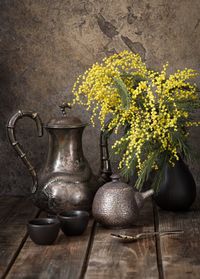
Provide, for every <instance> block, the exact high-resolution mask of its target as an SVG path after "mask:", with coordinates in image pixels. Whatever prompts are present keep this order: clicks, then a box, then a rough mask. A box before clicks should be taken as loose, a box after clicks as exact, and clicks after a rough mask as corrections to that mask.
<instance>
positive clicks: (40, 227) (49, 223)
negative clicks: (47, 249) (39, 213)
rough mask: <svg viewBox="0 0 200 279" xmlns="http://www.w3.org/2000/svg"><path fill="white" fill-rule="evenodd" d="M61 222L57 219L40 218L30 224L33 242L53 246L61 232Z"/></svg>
mask: <svg viewBox="0 0 200 279" xmlns="http://www.w3.org/2000/svg"><path fill="white" fill-rule="evenodd" d="M59 228H60V222H59V221H58V220H57V219H55V218H38V219H33V220H31V221H29V222H28V224H27V229H28V233H29V235H30V238H31V239H32V241H33V242H35V243H36V244H39V245H50V244H52V243H53V242H54V241H55V240H56V238H57V236H58V232H59Z"/></svg>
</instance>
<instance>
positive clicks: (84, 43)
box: [0, 0, 200, 195]
mask: <svg viewBox="0 0 200 279" xmlns="http://www.w3.org/2000/svg"><path fill="white" fill-rule="evenodd" d="M199 42H200V1H199V0H193V1H190V0H177V1H173V0H168V1H166V0H151V1H150V0H110V1H105V0H98V1H97V0H93V1H92V0H90V1H89V0H73V1H72V0H57V1H53V0H26V1H25V0H1V1H0V64H1V65H0V96H1V102H0V156H1V157H0V158H1V160H0V170H1V175H0V193H1V194H3V193H6V194H17V195H27V194H29V186H30V184H31V178H30V177H29V175H28V173H27V170H26V169H25V167H24V166H23V164H22V162H21V161H20V160H19V159H18V158H17V157H16V154H15V153H14V152H13V150H12V147H11V146H10V145H9V143H8V141H7V137H6V131H5V126H6V123H7V120H8V118H9V117H10V116H11V115H12V114H13V113H14V112H16V111H17V110H19V109H23V110H33V111H37V112H39V114H40V116H41V118H42V120H43V122H44V123H45V122H46V121H48V119H49V118H51V117H54V116H56V115H58V114H59V111H58V105H59V103H61V102H62V101H63V100H66V99H68V100H70V99H71V89H72V85H73V83H74V82H75V79H76V77H77V76H78V75H79V74H81V73H83V71H84V70H85V69H87V68H88V67H89V66H91V64H92V63H94V62H95V61H99V60H101V59H102V58H103V57H104V56H105V55H110V54H113V53H115V52H119V51H122V50H124V49H128V50H131V51H133V52H139V53H140V55H141V56H142V58H143V59H144V60H145V61H146V63H147V64H148V66H150V67H153V68H160V67H161V65H162V64H163V63H165V62H166V61H168V62H169V64H170V70H171V71H173V70H175V69H177V68H184V67H192V68H195V69H198V70H199V66H200V44H199ZM197 83H198V85H200V80H197ZM73 113H74V114H75V115H78V116H79V117H81V118H82V119H83V121H89V119H90V113H88V112H86V111H84V110H83V109H82V108H81V109H80V108H78V107H76V108H75V109H74V110H73ZM196 116H197V118H198V116H200V115H198V114H196ZM17 137H18V139H19V141H21V142H22V143H23V145H24V147H25V150H26V152H27V153H28V155H29V157H30V158H31V160H32V162H33V164H34V166H36V168H37V169H38V170H39V169H41V166H42V165H43V163H44V161H45V157H46V152H47V137H46V135H44V136H43V138H42V139H40V138H37V137H36V129H35V126H34V123H33V122H32V121H31V120H24V121H20V122H19V125H18V127H17ZM98 137H99V127H98V126H97V127H96V128H92V127H88V128H87V129H86V130H85V134H84V152H85V155H86V157H87V158H88V160H89V162H90V163H91V166H92V168H93V170H94V172H97V171H98V168H99V160H98V159H97V153H98V152H97V151H98V148H99V147H98ZM199 139H200V132H199V128H196V129H193V130H192V135H191V137H190V142H191V143H192V146H193V150H194V154H195V156H196V157H197V159H195V158H194V157H195V156H194V157H193V161H192V162H191V163H190V168H191V169H192V172H193V173H194V176H195V179H196V181H197V184H199V183H200V174H199V173H200V167H199V165H200V164H199V161H198V158H199V157H200V148H199ZM113 166H114V168H115V166H116V162H113Z"/></svg>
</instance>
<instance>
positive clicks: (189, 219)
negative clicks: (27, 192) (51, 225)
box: [0, 197, 200, 279]
mask: <svg viewBox="0 0 200 279" xmlns="http://www.w3.org/2000/svg"><path fill="white" fill-rule="evenodd" d="M196 204H199V203H198V202H197V203H196ZM199 213H200V211H199V210H198V208H197V207H196V206H195V207H194V208H193V209H192V210H191V211H188V212H185V213H172V212H165V211H162V210H159V209H158V208H157V207H156V206H153V205H152V202H151V200H150V201H149V202H147V203H146V204H145V207H144V208H143V211H142V213H141V216H140V220H139V221H138V223H137V226H135V227H133V228H131V229H126V230H121V231H120V232H122V233H130V234H134V233H138V232H152V231H166V230H177V229H181V230H184V231H185V233H184V234H182V235H176V236H175V235H173V236H172V235H165V236H160V237H159V236H156V237H149V238H146V239H142V240H139V241H136V242H133V243H119V242H118V241H116V240H114V239H112V238H111V237H110V233H111V232H113V230H107V229H104V228H102V227H100V226H99V225H97V224H95V222H94V221H93V220H90V222H89V225H88V228H87V231H86V232H85V233H84V234H83V235H82V236H79V237H65V236H64V235H63V234H62V232H60V234H59V237H58V238H57V240H56V242H55V244H54V245H51V246H38V245H36V244H34V243H33V242H32V241H31V240H30V238H29V236H28V235H27V232H26V223H27V220H29V219H31V218H34V217H38V216H39V215H40V214H43V213H39V211H38V209H37V208H35V207H34V206H33V205H32V202H31V201H30V200H28V199H22V198H17V197H9V198H8V197H1V198H0V224H1V225H0V277H1V278H20V279H22V278H28V279H32V278H33V279H34V278H42V279H45V278H48V279H49V278H52V279H57V278H69V279H76V278H88V279H91V278H99V279H105V278H109V279H110V278H127V279H131V278H135V279H137V278H138V279H143V278H148V279H151V278H161V279H162V278H170V279H172V278H180V279H189V278H198V279H199V278H200V214H199ZM117 232H119V231H117Z"/></svg>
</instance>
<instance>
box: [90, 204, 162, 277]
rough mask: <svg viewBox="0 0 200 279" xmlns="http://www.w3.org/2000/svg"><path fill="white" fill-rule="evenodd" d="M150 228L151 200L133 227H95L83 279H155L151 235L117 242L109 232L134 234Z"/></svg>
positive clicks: (155, 258) (155, 270)
mask: <svg viewBox="0 0 200 279" xmlns="http://www.w3.org/2000/svg"><path fill="white" fill-rule="evenodd" d="M143 231H145V232H147V231H148V232H152V231H154V218H153V210H152V205H151V202H150V201H149V202H147V203H146V204H145V207H144V208H143V211H142V212H141V215H140V219H139V221H138V222H137V224H136V226H135V227H133V228H131V229H126V230H108V229H105V228H103V227H100V226H97V228H96V231H95V236H94V242H93V247H92V250H91V254H90V258H89V262H88V268H87V270H86V274H85V278H87V279H96V278H99V279H102V278H104V279H106V278H109V279H110V278H115V279H117V278H120V279H122V278H127V279H129V278H130V279H131V278H134V279H137V278H138V279H141V278H148V279H151V278H158V270H157V256H156V245H155V238H154V237H150V238H146V239H142V240H138V241H136V242H133V243H120V242H118V241H117V240H115V239H112V238H111V236H110V233H111V232H115V233H116V232H117V233H126V234H136V233H138V232H143Z"/></svg>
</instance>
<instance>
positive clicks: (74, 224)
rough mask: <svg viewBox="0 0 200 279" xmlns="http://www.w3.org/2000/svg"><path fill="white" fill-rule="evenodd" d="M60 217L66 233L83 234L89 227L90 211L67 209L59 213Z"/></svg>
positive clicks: (61, 225) (62, 227) (62, 228)
mask: <svg viewBox="0 0 200 279" xmlns="http://www.w3.org/2000/svg"><path fill="white" fill-rule="evenodd" d="M58 219H59V220H60V227H61V230H62V231H63V233H64V234H65V235H81V234H82V233H83V232H84V231H85V229H86V227H87V224H88V221H89V213H88V212H87V211H81V210H72V211H65V212H61V213H60V214H59V215H58Z"/></svg>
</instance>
